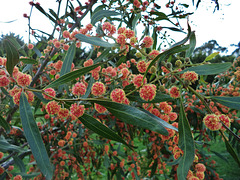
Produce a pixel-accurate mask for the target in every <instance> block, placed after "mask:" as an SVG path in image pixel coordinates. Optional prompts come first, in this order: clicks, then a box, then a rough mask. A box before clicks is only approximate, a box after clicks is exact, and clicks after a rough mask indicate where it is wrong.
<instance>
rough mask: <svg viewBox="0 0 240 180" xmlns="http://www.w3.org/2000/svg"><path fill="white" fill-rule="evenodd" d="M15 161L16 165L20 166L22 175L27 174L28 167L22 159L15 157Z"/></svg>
mask: <svg viewBox="0 0 240 180" xmlns="http://www.w3.org/2000/svg"><path fill="white" fill-rule="evenodd" d="M13 160H14V164H16V165H17V166H18V168H19V169H20V171H21V172H22V173H25V172H26V167H25V164H24V163H23V160H22V159H20V158H19V157H18V156H13Z"/></svg>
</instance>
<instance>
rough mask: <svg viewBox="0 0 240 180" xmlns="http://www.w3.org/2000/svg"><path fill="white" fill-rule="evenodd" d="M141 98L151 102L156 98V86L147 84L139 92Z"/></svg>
mask: <svg viewBox="0 0 240 180" xmlns="http://www.w3.org/2000/svg"><path fill="white" fill-rule="evenodd" d="M139 94H140V97H141V98H142V99H143V100H145V101H151V100H153V99H154V98H155V96H156V86H155V85H154V84H146V85H144V86H143V87H142V88H141V89H140V90H139Z"/></svg>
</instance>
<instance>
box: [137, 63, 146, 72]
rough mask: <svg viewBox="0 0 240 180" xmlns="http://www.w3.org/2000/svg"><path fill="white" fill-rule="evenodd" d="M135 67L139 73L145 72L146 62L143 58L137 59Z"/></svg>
mask: <svg viewBox="0 0 240 180" xmlns="http://www.w3.org/2000/svg"><path fill="white" fill-rule="evenodd" d="M137 69H138V71H139V72H140V73H145V72H146V70H147V63H146V62H145V61H144V60H141V61H138V63H137Z"/></svg>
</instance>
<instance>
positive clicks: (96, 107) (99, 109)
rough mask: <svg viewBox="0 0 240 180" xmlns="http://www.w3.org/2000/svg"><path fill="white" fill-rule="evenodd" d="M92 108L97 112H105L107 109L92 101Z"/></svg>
mask: <svg viewBox="0 0 240 180" xmlns="http://www.w3.org/2000/svg"><path fill="white" fill-rule="evenodd" d="M94 108H95V109H96V111H97V112H99V113H105V112H106V111H107V109H106V108H105V107H104V106H102V105H100V104H96V103H94Z"/></svg>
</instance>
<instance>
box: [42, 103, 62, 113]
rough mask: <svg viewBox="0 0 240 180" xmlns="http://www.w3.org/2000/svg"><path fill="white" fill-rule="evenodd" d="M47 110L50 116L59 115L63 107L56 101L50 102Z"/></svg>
mask: <svg viewBox="0 0 240 180" xmlns="http://www.w3.org/2000/svg"><path fill="white" fill-rule="evenodd" d="M45 108H46V111H47V113H48V114H57V113H58V112H59V110H60V108H61V106H60V105H59V104H58V102H56V101H50V102H49V103H47V105H46V107H45Z"/></svg>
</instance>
